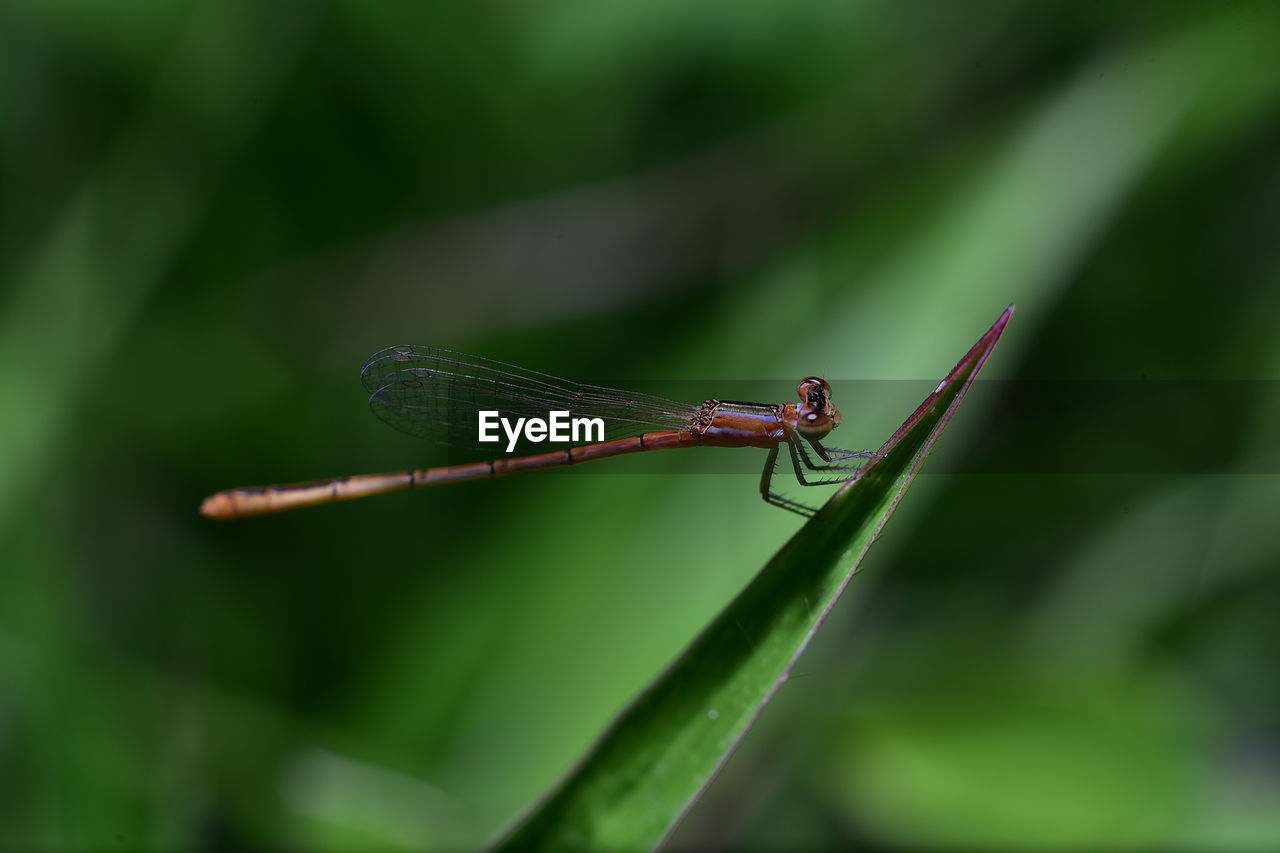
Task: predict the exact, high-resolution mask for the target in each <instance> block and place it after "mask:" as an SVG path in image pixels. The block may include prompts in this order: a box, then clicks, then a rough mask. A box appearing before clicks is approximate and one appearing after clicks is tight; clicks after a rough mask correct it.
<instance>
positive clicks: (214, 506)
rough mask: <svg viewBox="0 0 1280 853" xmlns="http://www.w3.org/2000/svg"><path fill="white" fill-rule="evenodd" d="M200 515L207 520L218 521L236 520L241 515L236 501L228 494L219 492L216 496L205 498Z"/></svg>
mask: <svg viewBox="0 0 1280 853" xmlns="http://www.w3.org/2000/svg"><path fill="white" fill-rule="evenodd" d="M200 514H201V515H203V516H204V517H205V518H217V519H228V518H235V517H237V516H238V515H240V513H239V512H238V511H237V509H236V502H235V500H234V499H233V498H232V497H231V495H229V494H227V493H226V492H218V493H217V494H216V495H209V497H207V498H205V499H204V501H203V502H201V504H200Z"/></svg>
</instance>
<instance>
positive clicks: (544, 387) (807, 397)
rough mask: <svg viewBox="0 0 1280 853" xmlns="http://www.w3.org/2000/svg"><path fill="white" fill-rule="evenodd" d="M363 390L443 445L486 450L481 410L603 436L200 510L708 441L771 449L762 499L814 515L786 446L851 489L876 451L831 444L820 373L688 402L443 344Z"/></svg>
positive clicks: (306, 486) (232, 493) (826, 392)
mask: <svg viewBox="0 0 1280 853" xmlns="http://www.w3.org/2000/svg"><path fill="white" fill-rule="evenodd" d="M361 382H362V383H363V384H364V387H365V390H366V391H368V392H369V395H370V396H369V406H370V408H372V409H373V411H374V413H375V414H376V415H377V416H378V417H379V418H381V419H382V420H384V421H386V422H387V423H389V424H391V425H392V426H393V427H395V428H396V429H399V430H402V431H404V432H407V433H409V434H411V435H416V436H420V437H423V438H429V439H432V440H434V441H436V442H438V443H441V444H446V445H453V446H461V447H471V448H482V449H483V447H484V446H483V445H482V444H481V443H480V442H478V440H477V439H478V436H479V429H478V425H479V421H480V414H481V413H482V412H489V413H493V412H497V413H500V414H501V415H502V416H504V417H507V418H511V417H514V418H516V419H520V418H524V419H529V418H535V417H537V418H545V417H547V415H548V413H550V412H557V411H558V412H568V413H570V415H571V416H572V417H573V418H575V419H577V418H586V419H596V418H598V419H600V420H601V421H603V435H601V436H600V438H601V440H600V441H597V442H595V443H592V444H578V445H576V446H573V447H566V448H563V449H559V450H553V451H550V452H546V453H537V454H533V455H522V456H511V457H507V458H499V459H493V460H491V461H485V462H470V463H465V464H459V465H445V466H440V467H436V468H420V469H417V470H410V471H397V472H393V473H388V474H362V475H358V476H353V477H340V478H336V479H332V480H318V481H315V482H310V483H293V484H289V485H280V486H253V487H246V488H239V489H229V490H228V491H225V492H219V493H218V494H216V495H211V496H210V497H208V498H205V500H204V503H203V504H202V505H201V507H200V511H201V512H203V513H204V514H205V515H207V516H209V517H211V518H239V517H240V516H245V515H259V514H262V513H268V512H280V511H282V510H286V509H294V508H295V507H304V506H313V505H315V504H322V503H329V502H330V501H340V500H348V499H350V498H359V497H364V496H366V495H376V494H381V493H382V492H391V491H396V490H398V489H411V488H415V487H417V486H434V485H437V484H439V483H453V482H460V481H462V480H477V479H481V478H485V477H500V476H503V475H505V474H514V473H516V472H517V471H533V470H536V469H539V468H553V467H556V466H560V465H573V464H576V463H578V462H586V461H588V460H591V459H604V458H605V457H608V456H618V455H621V454H623V453H638V452H640V451H644V450H661V449H663V448H669V447H696V446H700V445H706V446H713V447H760V448H765V449H767V450H768V451H769V455H768V458H767V459H766V460H765V465H764V472H763V473H762V474H761V476H760V494H761V496H763V497H764V499H765V500H766V501H768V502H769V503H771V504H774V505H775V506H779V507H782V508H783V509H787V510H791V511H792V512H796V513H799V514H801V515H806V516H807V515H812V514H813V509H812V508H810V507H808V506H805V505H804V504H801V503H798V502H796V501H793V500H791V499H789V498H786V497H783V496H782V495H779V494H777V493H775V492H774V491H773V490H772V488H771V483H772V479H773V472H774V467H775V465H776V463H777V460H778V454H779V452H780V451H781V449H782V448H784V447H785V448H786V451H787V454H788V456H789V457H790V459H791V465H792V467H793V468H794V469H795V474H796V479H797V480H798V481H799V482H800V484H801V485H804V486H818V485H829V484H831V483H839V482H844V481H846V480H848V479H850V478H852V477H854V476H856V474H857V471H858V469H859V466H858V465H857V464H848V463H850V462H852V461H853V460H859V459H866V458H868V457H872V456H875V455H876V454H875V453H874V452H873V451H870V450H862V451H856V452H854V451H849V450H839V449H837V448H833V447H825V446H823V444H822V439H824V438H826V437H827V435H829V434H830V433H831V431H832V430H834V429H835V428H836V427H838V426H840V411H839V410H838V409H837V408H836V406H835V403H834V402H832V399H831V386H830V385H828V384H827V382H826V380H824V379H820V378H819V377H816V376H809V377H806V378H805V379H802V380H800V384H799V385H798V386H797V387H796V392H797V393H798V394H799V402H798V403H794V402H792V403H778V404H773V403H749V402H742V401H739V400H707V401H706V402H705V403H702V404H701V405H688V404H683V403H677V402H673V401H671V400H666V399H663V398H661V397H655V396H652V395H649V394H637V393H632V392H628V391H617V390H614V389H611V388H602V387H599V386H596V385H585V384H582V383H578V382H570V381H568V380H565V379H557V378H556V377H554V376H548V375H547V374H545V373H538V372H536V371H532V370H526V369H524V368H520V367H515V366H513V365H510V364H504V363H502V362H499V361H493V360H491V359H487V358H478V357H475V356H470V355H464V354H462V353H458V352H452V351H450V350H446V349H439V348H437V347H426V346H398V347H390V348H388V349H384V350H382V351H380V352H378V353H375V354H374V355H373V357H372V358H370V359H369V361H368V362H366V363H365V365H364V369H363V371H362V372H361ZM534 440H537V439H534ZM501 446H502V445H497V447H498V448H499V449H500V448H501ZM489 447H490V449H493V448H494V447H495V446H494V445H490V446H489ZM810 450H812V451H813V453H814V454H815V455H816V456H817V459H818V461H817V462H815V461H814V459H813V457H812V456H810V454H809V451H810ZM806 472H807V473H806Z"/></svg>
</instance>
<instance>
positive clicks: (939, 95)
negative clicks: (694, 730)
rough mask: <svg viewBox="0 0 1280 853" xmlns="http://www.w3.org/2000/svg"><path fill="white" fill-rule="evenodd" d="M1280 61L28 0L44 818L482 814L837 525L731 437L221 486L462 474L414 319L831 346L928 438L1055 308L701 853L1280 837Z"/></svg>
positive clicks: (807, 24) (445, 844)
mask: <svg viewBox="0 0 1280 853" xmlns="http://www.w3.org/2000/svg"><path fill="white" fill-rule="evenodd" d="M1277 44H1280V6H1277V5H1276V4H1270V3H1263V2H1259V3H1247V4H1231V3H1228V4H1206V3H1178V2H1140V3H1129V4H1110V3H1079V2H1043V3H1029V2H1007V1H1002V0H987V1H986V2H977V3H964V4H960V3H946V2H910V3H900V2H889V0H862V2H838V0H809V2H792V3H771V2H760V0H713V2H703V3H684V2H672V0H651V2H646V3H612V2H597V0H547V1H546V2H537V3H502V2H472V3H411V2H394V3H366V2H359V0H329V2H303V0H296V1H295V2H281V0H271V1H270V2H260V0H252V2H251V0H176V2H175V0H163V2H160V1H159V0H132V2H125V3H115V4H104V3H98V2H92V0H56V2H50V0H6V2H5V3H4V4H3V6H0V216H2V217H3V218H2V219H0V565H2V567H3V568H2V569H0V848H3V849H22V850H34V849H43V850H88V849H94V850H109V849H121V850H125V849H127V850H136V849H154V850H174V849H218V848H224V847H226V848H236V849H309V850H369V849H383V850H386V849H405V850H422V849H462V848H467V847H473V846H475V845H477V844H480V843H482V842H483V841H484V840H485V839H486V838H489V837H491V836H492V835H493V833H495V832H496V831H497V830H498V829H499V827H501V826H502V825H503V824H504V823H506V822H508V821H510V820H511V819H512V818H513V817H514V816H515V815H516V814H518V813H519V812H520V810H521V809H522V808H524V807H525V806H526V805H527V804H528V803H530V802H531V801H532V800H534V799H535V798H536V797H537V796H538V795H539V794H540V793H542V792H543V791H545V790H546V789H547V787H548V786H549V785H551V784H552V783H553V782H554V780H556V779H557V778H558V777H559V776H560V775H561V774H563V773H564V772H565V771H566V769H567V768H568V767H569V766H570V765H571V763H572V762H573V761H574V760H575V758H576V757H577V756H579V755H580V754H581V753H582V751H583V750H584V749H586V748H587V746H588V745H589V744H590V743H591V741H592V740H593V738H594V737H595V736H596V735H597V734H598V733H599V732H600V731H601V729H602V728H603V727H604V726H605V725H606V723H607V722H608V721H609V720H610V719H611V717H612V716H613V715H614V714H615V713H616V712H617V711H618V710H619V709H620V708H621V707H622V706H623V705H624V704H625V703H626V702H627V700H628V699H629V698H631V697H632V696H634V695H635V693H636V692H637V691H638V690H640V689H641V688H642V687H643V685H644V684H645V683H647V682H648V681H649V680H650V679H651V678H652V677H653V676H654V675H655V674H657V673H658V672H659V671H660V670H661V669H662V667H663V666H664V664H665V663H666V662H667V661H669V660H670V659H671V657H672V656H674V655H675V654H676V653H678V651H679V650H680V649H681V648H682V647H683V646H684V645H685V644H686V643H687V642H688V641H689V640H690V639H691V638H692V637H693V636H694V634H695V633H696V632H697V630H698V629H699V628H700V627H701V626H702V625H704V624H705V623H706V622H707V621H708V620H710V619H711V618H712V616H713V615H714V614H715V613H716V612H717V611H718V610H719V609H720V608H721V607H722V606H723V605H724V604H725V603H726V602H727V601H728V600H729V599H730V598H731V597H732V596H733V595H734V593H735V592H736V591H737V590H739V589H741V588H742V586H743V585H744V584H745V583H746V582H747V581H748V579H749V578H750V577H751V576H752V575H753V574H754V573H755V572H756V571H757V570H758V569H759V568H760V567H761V566H762V565H763V564H764V563H765V561H766V560H767V558H768V557H769V556H770V555H771V554H772V553H773V552H774V551H775V550H776V549H777V548H778V547H779V546H780V545H781V544H782V543H783V542H785V541H786V539H787V537H788V536H790V535H791V534H792V533H793V532H794V531H795V530H796V528H797V527H798V525H799V523H800V521H799V519H798V518H795V517H792V516H790V515H788V514H787V513H784V512H781V511H778V510H775V509H771V508H769V507H766V506H765V505H764V504H763V503H762V502H761V501H760V500H759V498H758V496H757V494H756V491H755V481H756V477H757V473H756V469H755V466H756V465H758V464H760V460H759V458H758V457H759V456H760V455H762V454H756V453H755V452H754V451H741V452H738V453H734V454H729V455H727V456H721V455H717V454H726V453H727V452H726V451H718V450H714V449H707V450H698V451H688V452H682V453H681V454H679V455H674V454H673V455H672V456H669V457H666V458H665V459H663V460H661V461H655V460H651V459H649V458H645V457H652V456H658V455H659V454H645V455H642V456H640V457H636V458H633V459H623V460H612V461H609V462H601V463H596V465H595V466H594V467H593V466H587V467H584V468H582V469H577V470H574V471H570V472H548V473H542V474H537V475H528V476H523V477H515V478H511V479H508V480H505V481H499V482H479V483H471V484H464V485H459V486H456V487H450V488H447V489H438V490H424V491H422V492H418V493H408V494H399V495H392V496H384V497H380V498H375V499H371V500H367V501H357V502H353V503H350V504H339V505H334V506H329V507H321V508H316V509H311V510H307V511H305V512H298V513H295V514H285V515H281V516H274V517H267V518H265V519H252V520H246V521H243V522H235V523H226V524H219V523H213V522H210V521H207V520H205V519H203V518H201V517H200V516H199V515H198V514H197V512H196V508H197V506H198V504H199V501H200V499H201V498H202V497H203V496H205V495H206V494H208V493H211V492H213V491H216V490H219V489H223V488H227V487H230V486H235V485H248V484H258V483H264V482H286V481H291V480H305V479H314V478H318V477H325V476H332V475H339V474H347V473H358V472H372V471H380V470H395V469H398V468H402V467H414V466H425V465H429V464H437V463H438V462H440V461H441V460H443V458H444V454H443V453H442V452H441V451H440V450H439V449H438V448H434V447H431V446H429V445H426V444H425V443H422V442H418V441H415V440H414V439H412V438H410V437H407V436H403V435H400V434H398V433H395V432H394V431H392V430H390V429H388V428H387V427H385V426H384V425H382V424H380V423H378V422H377V421H376V420H375V419H374V418H372V417H370V415H369V413H368V411H367V409H366V406H365V404H364V395H363V393H362V391H361V389H360V386H359V384H358V381H357V378H358V370H359V367H360V365H361V364H362V362H363V361H364V359H365V358H366V357H367V356H368V355H369V354H370V353H372V352H374V351H375V350H377V349H379V348H381V347H383V346H388V345H391V344H398V343H428V344H435V345H442V346H449V347H453V348H457V349H461V350H464V351H468V352H475V353H479V354H484V355H487V356H490V357H496V358H502V359H506V360H510V361H514V362H517V363H520V364H523V365H528V366H530V367H534V368H538V369H542V370H546V371H549V372H552V373H556V374H560V375H564V376H568V377H571V378H576V379H584V380H596V381H605V382H609V383H612V384H620V385H627V384H635V385H637V386H640V385H641V384H644V383H647V384H644V387H645V388H646V390H657V391H662V390H663V389H664V388H665V389H666V390H667V391H668V393H670V394H671V395H673V396H677V395H678V396H681V397H682V398H685V399H690V400H691V401H693V402H698V401H700V400H701V399H702V398H704V397H708V396H726V397H736V396H738V395H739V394H745V393H746V391H744V390H742V389H744V388H749V389H751V390H752V392H753V393H754V394H756V395H757V396H760V397H763V398H765V399H780V398H785V397H789V395H790V394H791V393H792V389H793V388H794V383H795V381H796V379H798V378H799V377H801V376H805V375H808V374H811V373H815V372H820V373H822V374H824V375H826V376H828V377H830V378H831V379H832V380H833V383H834V384H835V386H836V389H837V395H838V396H837V401H838V402H839V403H840V404H841V406H842V408H843V410H844V413H845V425H844V426H843V427H842V430H841V433H840V435H839V438H840V439H841V441H840V442H839V443H840V444H841V445H842V446H876V445H878V444H879V443H880V441H882V440H883V439H884V438H885V437H886V436H887V435H888V434H889V432H890V431H891V430H892V429H893V428H894V427H895V426H896V425H897V423H898V422H900V421H901V420H902V418H904V417H905V416H906V415H907V414H908V413H909V412H910V411H911V409H912V407H913V406H914V404H915V402H917V401H918V400H919V399H920V398H921V397H922V396H923V393H924V392H927V391H928V390H929V388H930V387H931V382H932V381H936V379H937V378H939V377H941V376H942V375H943V374H944V373H945V372H946V371H947V370H948V369H949V368H950V367H951V365H952V364H953V363H954V362H955V361H956V360H957V359H958V358H959V357H960V355H962V354H963V353H964V352H965V350H967V348H968V347H969V346H970V345H971V344H972V343H973V342H974V341H975V340H976V339H977V337H978V336H979V335H980V334H981V333H982V332H983V331H984V330H985V329H986V328H987V327H988V325H989V324H990V323H991V322H992V321H994V320H995V318H996V317H997V316H998V314H999V313H1000V311H1001V310H1003V308H1004V307H1005V306H1006V305H1007V304H1008V303H1010V302H1016V303H1017V305H1018V310H1017V314H1016V315H1015V316H1014V318H1013V321H1012V322H1011V324H1010V326H1009V328H1008V331H1007V332H1006V334H1005V336H1004V339H1003V340H1002V341H1001V342H1000V344H999V346H998V348H997V349H996V351H995V353H994V355H993V356H992V358H991V359H990V361H989V362H988V364H987V367H986V368H985V371H984V374H983V379H984V381H983V382H980V383H979V384H978V385H977V386H975V388H974V390H973V392H972V393H971V394H970V396H969V397H968V398H967V399H966V401H965V403H964V405H963V406H962V407H961V409H960V411H959V412H958V414H957V416H956V418H955V419H954V420H953V422H952V425H951V426H950V427H949V429H948V431H947V433H946V434H945V435H944V436H943V438H942V441H941V445H940V447H939V449H938V450H937V452H936V453H935V454H934V456H933V457H932V458H931V460H930V466H929V468H928V470H927V472H926V474H925V475H923V476H921V477H920V478H919V479H918V480H917V482H916V484H915V485H914V486H913V487H912V490H911V492H910V493H909V494H908V497H907V499H906V500H905V502H904V503H903V505H902V507H901V509H900V510H899V512H898V514H897V515H896V516H895V517H894V519H893V520H892V522H891V523H890V525H889V527H888V528H887V530H886V533H885V535H884V538H883V539H882V540H881V542H880V543H879V544H878V545H877V546H876V547H875V548H874V549H873V550H872V551H871V554H870V556H869V558H868V560H867V561H866V563H865V564H864V565H863V568H862V571H861V573H860V575H859V578H858V579H857V580H856V581H855V583H854V584H853V585H852V586H851V588H850V591H849V593H848V594H846V596H845V598H844V599H843V600H842V601H841V602H840V603H839V605H838V606H837V608H836V610H835V612H834V614H833V616H832V618H831V619H830V620H829V621H828V623H827V624H826V625H825V627H824V628H823V630H822V631H820V632H819V635H818V637H817V639H816V641H815V642H814V644H813V645H812V646H811V648H810V649H809V651H808V652H806V654H805V656H804V657H803V658H802V659H801V662H800V664H799V666H798V668H797V670H796V675H795V677H793V678H792V680H791V681H790V682H789V683H788V684H787V685H786V687H785V688H784V689H783V690H781V691H780V693H779V694H778V696H777V697H776V698H775V699H774V701H773V702H772V703H771V704H770V706H769V707H768V708H766V710H765V713H764V714H763V716H762V718H761V720H760V722H759V724H758V725H757V726H756V728H755V729H754V730H753V731H752V732H751V734H750V735H749V736H748V737H747V739H746V741H745V743H744V745H743V747H742V748H741V749H740V750H739V752H738V753H737V754H736V755H735V756H734V757H733V758H732V759H731V761H730V762H729V764H728V765H727V767H726V769H725V770H724V772H723V773H722V774H721V776H720V777H719V778H718V779H717V780H716V782H715V783H714V784H713V785H712V787H711V788H710V790H709V792H708V794H707V796H706V797H705V798H704V799H703V800H702V801H701V802H700V803H699V804H698V805H697V806H696V807H695V808H694V809H693V811H692V812H691V814H690V815H689V817H688V818H687V820H686V821H685V822H684V824H683V825H682V826H681V827H680V829H679V831H678V832H677V834H676V835H675V837H674V840H673V844H674V845H676V846H677V847H695V846H696V847H700V848H705V849H717V848H723V849H749V848H759V849H773V848H780V847H805V846H834V845H839V846H841V847H854V846H859V845H861V846H870V847H885V846H891V847H911V848H923V849H930V848H936V849H950V848H954V847H956V846H961V845H962V846H969V847H990V846H1003V847H1007V848H1015V849H1030V848H1036V847H1053V848H1061V847H1064V846H1071V847H1075V846H1085V847H1103V848H1107V849H1117V848H1127V849H1143V848H1169V847H1183V848H1188V849H1221V850H1229V849H1232V850H1234V849H1238V850H1250V849H1275V848H1276V847H1277V846H1280V678H1278V677H1277V663H1276V662H1277V660H1278V659H1280V627H1278V625H1280V620H1278V619H1277V613H1278V612H1280V574H1278V573H1277V568H1280V525H1277V523H1276V522H1277V517H1278V516H1280V478H1278V477H1277V473H1278V472H1280V449H1278V443H1277V434H1278V433H1280V430H1278V429H1277V425H1278V424H1280V395H1278V394H1277V385H1276V380H1278V379H1280V339H1278V338H1277V334H1276V332H1277V327H1278V323H1277V320H1278V319H1280V252H1277V238H1278V237H1280V64H1277V61H1276V56H1275V50H1276V45H1277ZM722 388H728V389H731V390H730V391H728V392H726V391H722V390H721V389H722ZM922 389H923V390H922ZM743 454H745V457H746V458H745V459H744V456H743ZM730 457H732V458H733V460H734V461H733V463H732V465H739V464H741V466H742V467H741V469H740V470H739V469H737V468H733V467H731V466H730V465H729V463H727V462H725V460H726V459H729V458H730ZM686 460H687V462H686ZM805 497H807V498H809V499H810V500H811V501H812V500H813V498H812V497H811V496H809V495H806V496H805Z"/></svg>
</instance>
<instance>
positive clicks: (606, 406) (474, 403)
mask: <svg viewBox="0 0 1280 853" xmlns="http://www.w3.org/2000/svg"><path fill="white" fill-rule="evenodd" d="M360 381H361V383H362V384H363V385H364V388H365V390H366V391H368V392H369V407H370V408H371V409H373V413H374V414H375V415H377V416H378V417H379V418H381V419H382V420H384V421H386V422H387V423H389V424H391V426H393V427H395V428H396V429H398V430H400V431H401V432H406V433H409V434H410V435H415V436H418V437H419V438H426V439H430V440H431V441H435V442H438V443H440V444H446V445H449V446H452V447H465V448H475V449H480V450H488V451H493V450H494V449H495V448H499V449H501V450H503V451H505V450H506V447H507V439H506V437H505V433H503V431H502V429H501V428H500V427H499V428H498V430H497V433H498V434H499V435H502V436H503V438H502V441H501V442H500V443H499V444H492V443H487V444H486V443H482V442H480V441H479V440H478V435H479V412H480V411H482V410H488V411H497V412H499V413H501V417H504V418H507V419H508V420H509V421H511V422H512V423H513V424H514V422H515V419H516V418H534V417H536V418H541V419H543V420H546V419H547V417H548V414H549V412H551V411H567V412H569V413H570V417H574V418H600V419H601V420H603V421H604V439H605V441H611V440H613V439H615V438H625V437H627V436H631V435H638V434H640V433H642V432H649V431H655V430H664V429H680V428H681V427H684V426H686V425H687V424H688V423H689V422H690V420H691V419H692V418H693V417H694V416H695V415H696V413H697V410H698V406H697V405H693V406H690V405H688V404H685V403H676V402H673V401H671V400H666V399H663V398H662V397H655V396H652V395H649V394H637V393H632V392H629V391H616V390H614V389H612V388H602V387H599V386H596V385H584V384H581V383H578V382H570V381H569V380H567V379H557V378H556V377H554V376H549V375H547V374H545V373H538V372H537V371H534V370H525V369H524V368H521V367H516V366H514V365H510V364H504V363H503V362H500V361H493V360H492V359H487V358H479V357H477V356H473V355H465V354H463V353H459V352H453V351H451V350H446V349H440V348H438V347H428V346H413V345H404V346H395V347H388V348H387V349H384V350H381V351H380V352H377V353H374V355H373V356H372V357H370V359H369V360H368V361H367V362H365V365H364V369H363V370H362V371H361V374H360ZM593 438H594V435H593ZM579 443H583V442H579ZM555 446H557V445H556V444H551V443H549V442H541V443H528V442H522V443H521V444H520V445H519V447H520V448H522V450H527V451H529V452H535V453H536V452H539V450H541V451H546V450H549V449H552V448H553V447H555ZM559 446H564V444H561V445H559Z"/></svg>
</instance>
